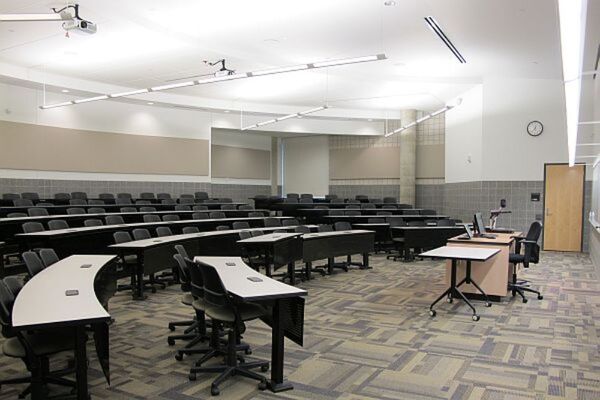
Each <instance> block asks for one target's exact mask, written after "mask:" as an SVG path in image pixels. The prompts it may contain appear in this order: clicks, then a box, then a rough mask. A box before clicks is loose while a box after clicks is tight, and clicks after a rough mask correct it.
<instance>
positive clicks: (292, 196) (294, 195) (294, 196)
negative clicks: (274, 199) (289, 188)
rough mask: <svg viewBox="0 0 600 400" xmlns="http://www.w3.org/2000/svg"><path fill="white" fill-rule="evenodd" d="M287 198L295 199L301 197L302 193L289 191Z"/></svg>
mask: <svg viewBox="0 0 600 400" xmlns="http://www.w3.org/2000/svg"><path fill="white" fill-rule="evenodd" d="M285 197H286V198H288V199H289V198H294V199H299V198H300V195H299V194H298V193H288V194H286V195H285Z"/></svg>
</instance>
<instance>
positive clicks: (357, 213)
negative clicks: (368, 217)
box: [344, 210, 362, 217]
mask: <svg viewBox="0 0 600 400" xmlns="http://www.w3.org/2000/svg"><path fill="white" fill-rule="evenodd" d="M344 215H348V216H351V217H356V216H358V215H362V213H361V212H360V211H359V210H348V211H346V212H345V213H344Z"/></svg>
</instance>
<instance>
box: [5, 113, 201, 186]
mask: <svg viewBox="0 0 600 400" xmlns="http://www.w3.org/2000/svg"><path fill="white" fill-rule="evenodd" d="M208 145H209V141H208V140H203V139H182V138H170V137H159V136H144V135H128V134H118V133H109V132H95V131H84V130H77V129H65V128H57V127H50V126H43V125H33V124H22V123H15V122H7V121H0V168H9V169H27V170H41V171H69V172H105V173H134V174H165V175H200V176H202V175H204V176H206V175H208V156H209V154H208V151H209V149H208Z"/></svg>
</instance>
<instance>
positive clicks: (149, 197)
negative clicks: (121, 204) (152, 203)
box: [140, 192, 155, 200]
mask: <svg viewBox="0 0 600 400" xmlns="http://www.w3.org/2000/svg"><path fill="white" fill-rule="evenodd" d="M140 199H144V200H154V199H155V197H154V193H152V192H143V193H140Z"/></svg>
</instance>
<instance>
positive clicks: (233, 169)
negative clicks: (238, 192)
mask: <svg viewBox="0 0 600 400" xmlns="http://www.w3.org/2000/svg"><path fill="white" fill-rule="evenodd" d="M211 148H212V155H211V174H212V177H213V178H237V179H271V152H270V151H266V150H257V149H248V148H243V147H233V146H221V145H215V144H213V145H212V146H211Z"/></svg>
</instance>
